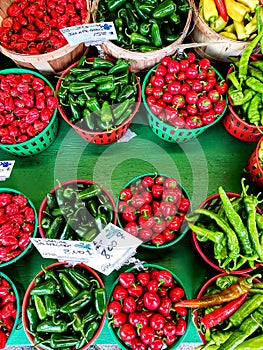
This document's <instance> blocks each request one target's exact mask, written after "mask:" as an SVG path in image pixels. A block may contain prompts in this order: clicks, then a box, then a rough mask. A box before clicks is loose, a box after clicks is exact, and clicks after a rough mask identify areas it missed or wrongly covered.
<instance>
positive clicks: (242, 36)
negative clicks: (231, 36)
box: [234, 21, 249, 41]
mask: <svg viewBox="0 0 263 350" xmlns="http://www.w3.org/2000/svg"><path fill="white" fill-rule="evenodd" d="M234 26H235V30H236V36H237V38H238V40H244V41H246V40H247V39H248V37H249V34H248V35H247V33H246V28H245V25H244V21H242V22H237V21H234Z"/></svg>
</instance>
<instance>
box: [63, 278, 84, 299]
mask: <svg viewBox="0 0 263 350" xmlns="http://www.w3.org/2000/svg"><path fill="white" fill-rule="evenodd" d="M58 276H59V279H60V281H61V285H62V287H63V289H64V290H65V292H66V294H67V295H68V296H69V297H71V298H74V297H76V296H77V295H78V294H79V293H80V289H79V287H78V286H76V285H75V284H74V283H73V281H72V280H71V279H70V278H69V277H68V276H67V275H66V273H64V272H60V273H59V274H58Z"/></svg>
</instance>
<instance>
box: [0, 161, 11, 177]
mask: <svg viewBox="0 0 263 350" xmlns="http://www.w3.org/2000/svg"><path fill="white" fill-rule="evenodd" d="M14 164H15V161H14V160H1V161H0V181H4V180H6V179H7V178H9V177H10V175H11V172H12V169H13V166H14Z"/></svg>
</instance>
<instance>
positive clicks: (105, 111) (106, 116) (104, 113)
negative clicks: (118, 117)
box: [100, 101, 113, 123]
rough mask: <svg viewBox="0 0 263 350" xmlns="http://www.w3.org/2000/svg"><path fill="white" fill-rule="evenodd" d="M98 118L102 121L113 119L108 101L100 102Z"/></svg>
mask: <svg viewBox="0 0 263 350" xmlns="http://www.w3.org/2000/svg"><path fill="white" fill-rule="evenodd" d="M100 119H101V121H102V122H103V123H108V122H109V123H110V122H111V121H112V119H113V116H112V111H111V107H110V103H109V102H108V101H104V102H103V104H102V108H101V116H100Z"/></svg>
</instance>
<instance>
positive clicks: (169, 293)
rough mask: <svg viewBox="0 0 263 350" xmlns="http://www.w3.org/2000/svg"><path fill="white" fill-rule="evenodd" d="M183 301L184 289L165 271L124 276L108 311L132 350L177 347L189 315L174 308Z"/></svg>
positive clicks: (152, 269)
mask: <svg viewBox="0 0 263 350" xmlns="http://www.w3.org/2000/svg"><path fill="white" fill-rule="evenodd" d="M184 298H185V291H184V289H183V288H182V286H181V285H180V284H179V283H178V281H177V280H176V279H175V278H174V276H173V275H172V274H171V272H170V271H168V270H166V269H161V268H157V267H151V266H150V267H149V266H148V267H146V266H145V269H144V270H143V271H137V270H131V271H129V272H127V271H125V272H122V273H120V275H119V277H118V282H117V284H116V285H115V287H114V289H113V292H112V295H111V300H110V302H109V305H108V308H107V309H108V313H109V324H110V325H111V326H112V328H113V331H114V332H115V334H116V337H118V338H119V339H120V340H121V341H122V342H123V343H124V344H125V345H126V346H128V347H129V348H131V349H132V350H138V349H140V350H146V349H152V350H161V349H165V348H166V347H167V346H175V343H176V342H177V341H178V340H179V339H180V338H181V337H182V336H183V335H184V334H185V332H186V328H187V316H188V312H187V309H186V308H185V307H179V308H177V307H174V305H175V304H176V303H177V302H178V301H179V300H182V299H184ZM125 348H126V347H125Z"/></svg>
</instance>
